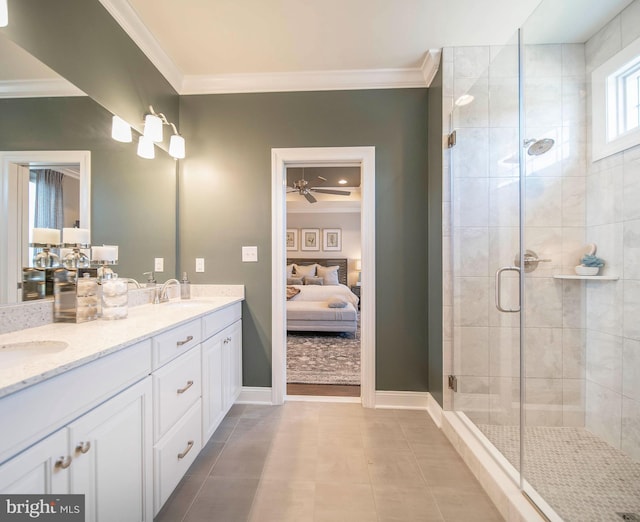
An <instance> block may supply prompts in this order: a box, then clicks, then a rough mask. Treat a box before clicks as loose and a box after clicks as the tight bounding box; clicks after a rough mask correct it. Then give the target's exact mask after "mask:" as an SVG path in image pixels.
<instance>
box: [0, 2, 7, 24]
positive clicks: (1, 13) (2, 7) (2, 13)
mask: <svg viewBox="0 0 640 522" xmlns="http://www.w3.org/2000/svg"><path fill="white" fill-rule="evenodd" d="M7 25H9V7H8V6H7V0H0V27H7Z"/></svg>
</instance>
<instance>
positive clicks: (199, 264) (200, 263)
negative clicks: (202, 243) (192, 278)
mask: <svg viewBox="0 0 640 522" xmlns="http://www.w3.org/2000/svg"><path fill="white" fill-rule="evenodd" d="M196 272H204V257H196Z"/></svg>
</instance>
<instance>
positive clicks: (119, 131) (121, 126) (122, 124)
mask: <svg viewBox="0 0 640 522" xmlns="http://www.w3.org/2000/svg"><path fill="white" fill-rule="evenodd" d="M111 137H112V138H113V139H114V140H116V141H121V142H122V143H131V142H132V141H133V138H132V136H131V126H130V125H129V124H128V123H127V122H126V121H124V120H123V119H122V118H121V117H120V116H115V115H114V117H113V119H112V121H111Z"/></svg>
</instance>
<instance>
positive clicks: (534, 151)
mask: <svg viewBox="0 0 640 522" xmlns="http://www.w3.org/2000/svg"><path fill="white" fill-rule="evenodd" d="M554 143H555V141H554V140H552V139H551V138H543V139H541V140H535V139H531V140H525V141H524V146H525V147H527V154H528V155H529V156H540V155H541V154H544V153H545V152H548V151H549V149H551V147H553V145H554Z"/></svg>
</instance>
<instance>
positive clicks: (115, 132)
mask: <svg viewBox="0 0 640 522" xmlns="http://www.w3.org/2000/svg"><path fill="white" fill-rule="evenodd" d="M0 1H2V0H0ZM111 137H112V138H113V139H114V140H116V141H121V142H122V143H131V142H132V141H133V137H132V136H131V126H130V125H129V124H128V123H127V122H126V121H124V120H123V119H122V118H121V117H120V116H114V117H113V119H112V121H111Z"/></svg>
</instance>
